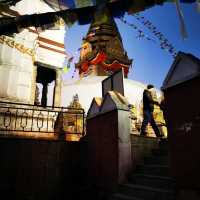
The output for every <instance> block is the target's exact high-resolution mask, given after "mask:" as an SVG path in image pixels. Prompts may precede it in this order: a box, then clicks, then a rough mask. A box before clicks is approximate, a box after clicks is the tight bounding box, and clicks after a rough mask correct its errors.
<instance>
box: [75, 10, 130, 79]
mask: <svg viewBox="0 0 200 200" xmlns="http://www.w3.org/2000/svg"><path fill="white" fill-rule="evenodd" d="M131 64H132V60H130V59H129V58H128V56H127V52H126V51H125V50H124V47H123V43H122V38H121V36H120V33H119V31H118V28H117V25H116V23H115V21H114V19H113V18H112V17H111V15H110V13H109V10H108V9H106V8H104V9H103V10H97V11H96V13H95V15H94V20H93V22H92V23H91V25H90V28H89V31H88V33H87V35H86V37H85V38H84V39H83V44H82V48H81V52H80V60H79V62H78V63H77V64H76V66H75V67H76V68H78V70H79V74H80V76H81V77H83V76H88V75H91V74H93V75H96V76H107V75H109V74H112V73H113V72H115V71H117V70H119V69H121V68H123V69H124V75H125V77H127V75H128V72H129V67H130V65H131Z"/></svg>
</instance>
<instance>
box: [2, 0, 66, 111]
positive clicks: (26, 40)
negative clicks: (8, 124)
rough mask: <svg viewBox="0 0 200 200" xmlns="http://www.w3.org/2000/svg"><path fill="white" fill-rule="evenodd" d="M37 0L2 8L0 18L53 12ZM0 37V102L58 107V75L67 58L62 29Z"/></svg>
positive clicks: (50, 27) (60, 25) (58, 25)
mask: <svg viewBox="0 0 200 200" xmlns="http://www.w3.org/2000/svg"><path fill="white" fill-rule="evenodd" d="M53 11H54V10H53V9H52V8H51V7H50V6H49V5H48V4H46V3H44V2H43V1H40V0H34V1H31V0H28V1H27V0H21V1H19V2H17V3H16V4H15V5H14V6H11V7H8V6H2V7H1V9H0V17H17V16H20V15H25V14H34V13H45V12H53ZM18 29H19V33H16V34H10V35H1V36H0V84H1V90H0V100H1V101H11V102H18V103H27V104H34V103H35V104H36V105H42V106H43V107H46V106H60V93H61V84H62V80H61V72H62V67H63V62H64V60H65V58H66V57H67V54H66V52H65V46H64V36H65V27H64V23H63V22H62V20H61V19H59V18H58V20H57V22H55V23H54V24H48V25H46V26H43V27H39V28H34V27H29V28H26V29H20V25H19V27H18Z"/></svg>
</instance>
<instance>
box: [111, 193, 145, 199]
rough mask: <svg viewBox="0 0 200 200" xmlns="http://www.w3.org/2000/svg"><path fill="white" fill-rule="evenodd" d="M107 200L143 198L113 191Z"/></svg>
mask: <svg viewBox="0 0 200 200" xmlns="http://www.w3.org/2000/svg"><path fill="white" fill-rule="evenodd" d="M109 200H143V199H141V198H137V197H133V196H128V195H125V194H122V193H115V194H113V195H112V196H111V197H110V198H109Z"/></svg>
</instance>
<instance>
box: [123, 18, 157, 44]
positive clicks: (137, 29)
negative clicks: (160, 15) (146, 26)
mask: <svg viewBox="0 0 200 200" xmlns="http://www.w3.org/2000/svg"><path fill="white" fill-rule="evenodd" d="M120 20H121V22H123V23H124V24H127V25H128V26H130V27H132V28H133V29H135V30H136V31H137V33H138V35H137V38H145V39H147V40H150V41H152V42H155V40H154V39H152V38H150V37H149V36H148V35H146V34H145V33H144V32H143V31H142V30H141V29H139V28H138V27H137V26H136V25H135V24H131V23H129V22H127V21H126V20H125V19H124V18H120Z"/></svg>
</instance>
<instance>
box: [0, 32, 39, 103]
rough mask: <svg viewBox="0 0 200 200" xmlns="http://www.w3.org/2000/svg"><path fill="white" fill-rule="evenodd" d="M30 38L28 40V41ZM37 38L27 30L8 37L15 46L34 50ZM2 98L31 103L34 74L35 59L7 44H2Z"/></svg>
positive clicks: (0, 72)
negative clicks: (18, 45)
mask: <svg viewBox="0 0 200 200" xmlns="http://www.w3.org/2000/svg"><path fill="white" fill-rule="evenodd" d="M27 38H28V39H27ZM35 38H36V36H35V35H34V34H33V33H30V32H28V31H27V30H24V31H22V32H21V33H19V34H16V35H15V36H14V37H6V39H9V40H12V41H14V42H15V44H20V45H23V46H24V47H25V48H30V49H33V47H34V41H35ZM0 47H1V48H0V50H1V51H0V58H1V60H0V77H1V80H0V83H1V86H2V87H1V89H0V98H1V99H3V100H11V101H12V100H13V101H21V102H24V103H30V100H31V83H32V72H33V57H32V56H30V55H28V54H25V53H23V52H21V51H19V50H18V49H16V48H15V47H10V46H8V45H7V44H6V43H4V44H0Z"/></svg>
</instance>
